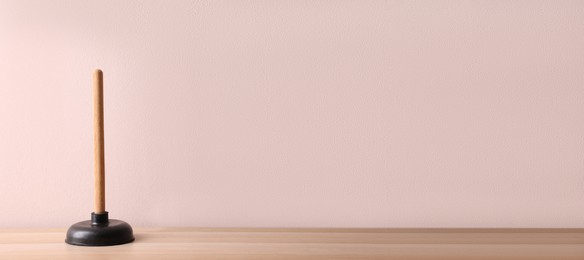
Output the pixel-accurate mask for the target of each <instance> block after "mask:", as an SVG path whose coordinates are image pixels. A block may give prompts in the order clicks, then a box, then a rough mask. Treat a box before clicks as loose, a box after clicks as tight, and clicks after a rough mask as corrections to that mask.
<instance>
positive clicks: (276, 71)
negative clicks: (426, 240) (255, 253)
mask: <svg viewBox="0 0 584 260" xmlns="http://www.w3.org/2000/svg"><path fill="white" fill-rule="evenodd" d="M583 46H584V2H583V1H74V0H71V1H16V0H14V1H5V0H0V124H1V125H0V174H1V181H0V205H1V214H0V227H66V226H68V225H70V224H72V223H74V222H76V221H80V220H84V219H88V218H89V213H90V212H91V210H92V208H93V206H92V202H93V195H92V192H93V191H92V189H93V183H92V182H93V176H92V174H93V171H92V167H93V162H92V158H93V155H92V152H93V148H92V145H93V143H92V142H93V134H92V119H91V116H92V110H91V109H92V105H91V101H92V99H91V72H92V70H93V69H94V68H101V69H103V71H104V73H105V82H106V85H105V99H106V100H105V105H106V108H105V120H106V122H105V127H106V133H105V134H106V164H107V165H106V174H107V183H108V186H107V199H108V201H107V209H108V210H109V211H110V212H111V216H112V217H113V218H120V219H123V220H126V221H128V222H130V223H131V224H133V225H134V226H226V227H231V226H257V227H265V226H271V227H273V226H278V227H584V47H583Z"/></svg>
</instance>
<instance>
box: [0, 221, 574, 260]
mask: <svg viewBox="0 0 584 260" xmlns="http://www.w3.org/2000/svg"><path fill="white" fill-rule="evenodd" d="M134 233H135V236H136V241H135V242H133V243H130V244H125V245H119V246H110V247H80V246H71V245H68V244H65V242H64V239H65V229H0V259H402V260H411V259H449V260H454V259H579V260H582V259H584V229H314V228H309V229H274V228H136V229H135V230H134Z"/></svg>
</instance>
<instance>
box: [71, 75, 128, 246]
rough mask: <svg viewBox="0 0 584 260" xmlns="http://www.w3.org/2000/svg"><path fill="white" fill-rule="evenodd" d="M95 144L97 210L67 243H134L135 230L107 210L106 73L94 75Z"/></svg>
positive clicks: (75, 227) (74, 229)
mask: <svg viewBox="0 0 584 260" xmlns="http://www.w3.org/2000/svg"><path fill="white" fill-rule="evenodd" d="M93 131H94V135H93V144H94V150H93V151H94V175H95V201H94V202H95V204H94V205H95V207H94V212H92V213H91V220H86V221H81V222H78V223H75V224H73V225H72V226H71V227H70V228H69V230H67V238H66V239H65V242H67V243H68V244H71V245H78V246H113V245H120V244H125V243H129V242H132V241H134V234H133V231H132V227H131V226H130V225H129V224H128V223H126V222H124V221H121V220H117V219H109V217H108V212H107V211H105V167H104V166H105V163H104V145H103V73H102V71H101V70H95V71H94V73H93Z"/></svg>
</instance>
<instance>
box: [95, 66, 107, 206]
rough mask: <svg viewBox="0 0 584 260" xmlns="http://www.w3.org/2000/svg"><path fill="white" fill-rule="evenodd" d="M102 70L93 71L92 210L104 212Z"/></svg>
mask: <svg viewBox="0 0 584 260" xmlns="http://www.w3.org/2000/svg"><path fill="white" fill-rule="evenodd" d="M103 132H104V130H103V72H102V71H101V70H95V71H94V72H93V155H94V157H93V161H94V176H95V177H94V178H95V188H94V189H95V198H94V212H95V213H103V212H105V151H104V150H105V149H104V136H103V135H104V134H103Z"/></svg>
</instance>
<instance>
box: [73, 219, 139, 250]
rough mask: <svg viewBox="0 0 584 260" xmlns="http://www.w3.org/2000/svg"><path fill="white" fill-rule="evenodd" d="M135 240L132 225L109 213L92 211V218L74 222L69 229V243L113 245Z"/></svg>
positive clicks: (77, 244)
mask: <svg viewBox="0 0 584 260" xmlns="http://www.w3.org/2000/svg"><path fill="white" fill-rule="evenodd" d="M132 241H134V233H133V230H132V227H131V226H130V225H129V224H128V223H126V222H124V221H121V220H117V219H109V218H108V213H107V212H104V213H97V214H96V213H91V220H86V221H81V222H78V223H75V224H73V225H72V226H71V227H70V228H69V230H67V238H66V239H65V242H67V244H71V245H76V246H113V245H120V244H125V243H130V242H132Z"/></svg>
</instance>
